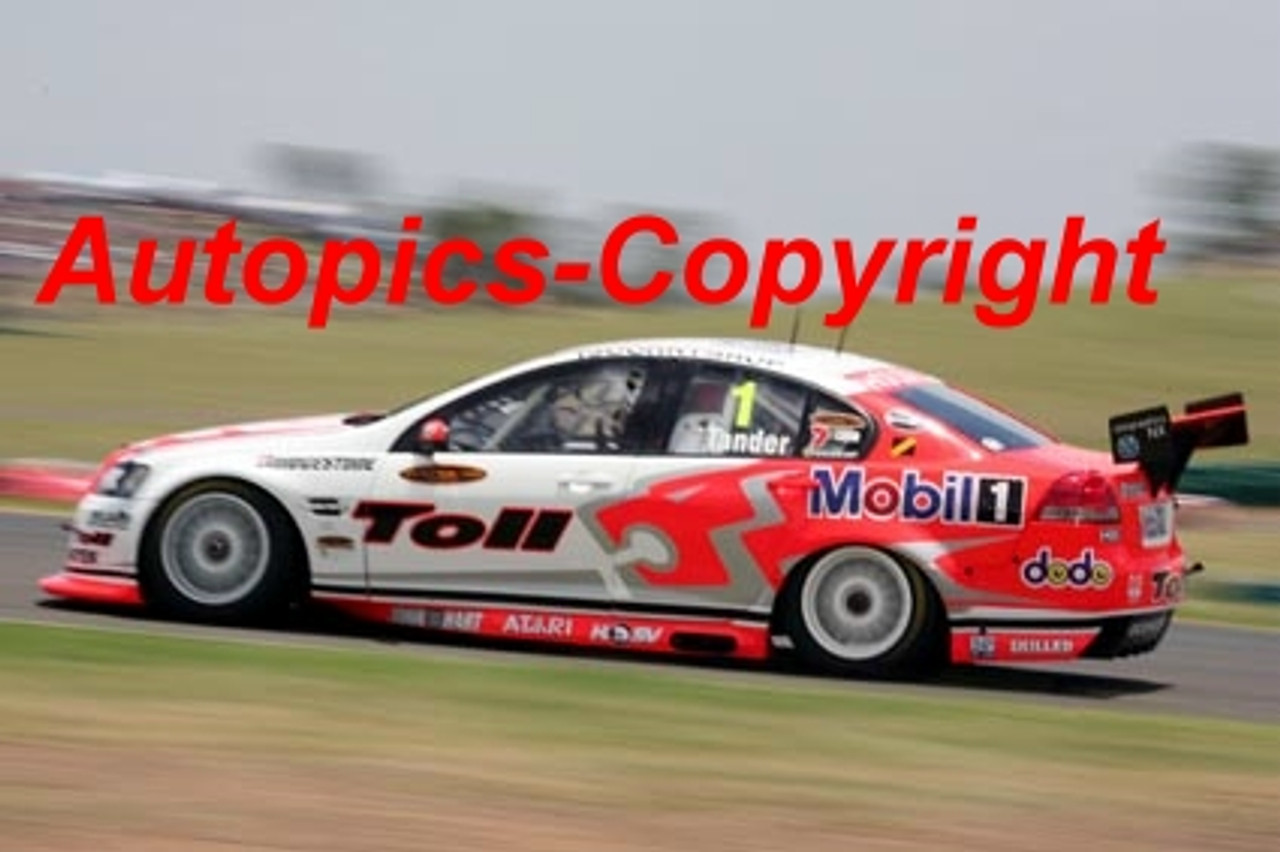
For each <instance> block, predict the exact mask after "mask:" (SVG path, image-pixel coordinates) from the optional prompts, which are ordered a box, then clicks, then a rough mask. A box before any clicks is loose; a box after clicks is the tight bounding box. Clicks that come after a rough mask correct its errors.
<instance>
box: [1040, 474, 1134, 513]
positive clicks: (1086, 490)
mask: <svg viewBox="0 0 1280 852" xmlns="http://www.w3.org/2000/svg"><path fill="white" fill-rule="evenodd" d="M1036 516H1037V517H1038V518H1039V519H1040V520H1042V521H1065V522H1067V523H1073V524H1114V523H1117V522H1118V521H1119V520H1120V503H1119V501H1118V500H1117V499H1116V492H1115V489H1114V488H1112V487H1111V482H1110V480H1108V479H1107V478H1106V477H1105V476H1103V475H1102V474H1101V473H1098V472H1097V471H1094V470H1087V471H1077V472H1075V473H1068V474H1067V475H1066V476H1064V477H1062V478H1061V479H1059V480H1058V481H1057V482H1055V483H1053V485H1051V486H1050V487H1049V493H1048V494H1046V495H1045V497H1044V499H1043V500H1042V501H1040V510H1039V511H1038V512H1037V513H1036Z"/></svg>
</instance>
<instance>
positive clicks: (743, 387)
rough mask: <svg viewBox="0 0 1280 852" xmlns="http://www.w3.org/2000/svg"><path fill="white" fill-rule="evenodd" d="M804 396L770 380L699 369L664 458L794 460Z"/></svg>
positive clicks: (718, 369)
mask: <svg viewBox="0 0 1280 852" xmlns="http://www.w3.org/2000/svg"><path fill="white" fill-rule="evenodd" d="M808 396H809V392H808V391H807V390H806V389H804V388H802V387H798V386H796V385H793V384H791V383H790V382H786V381H784V380H782V379H778V378H776V377H773V376H767V375H763V374H759V373H754V372H752V371H750V370H741V369H735V368H732V367H720V366H706V365H704V366H699V367H697V368H696V369H695V370H694V372H693V375H692V377H691V378H690V381H689V384H688V386H687V388H686V389H685V392H684V397H683V399H682V400H681V401H680V406H679V409H678V412H677V415H676V418H675V423H674V426H673V428H672V430H671V435H670V438H669V439H668V441H667V452H668V453H670V454H672V455H693V456H759V457H774V456H794V455H795V454H796V452H797V450H798V448H799V446H800V426H801V423H802V421H803V419H804V412H805V403H806V401H807V398H808Z"/></svg>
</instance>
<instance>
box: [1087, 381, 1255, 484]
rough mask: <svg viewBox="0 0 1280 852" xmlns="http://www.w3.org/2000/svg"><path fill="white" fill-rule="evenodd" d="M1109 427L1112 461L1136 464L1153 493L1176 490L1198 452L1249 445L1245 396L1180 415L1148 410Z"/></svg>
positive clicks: (1201, 404) (1201, 403)
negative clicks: (1166, 488) (1167, 489)
mask: <svg viewBox="0 0 1280 852" xmlns="http://www.w3.org/2000/svg"><path fill="white" fill-rule="evenodd" d="M1108 425H1109V431H1110V433H1111V458H1112V459H1113V460H1114V461H1116V462H1120V463H1128V462H1136V463H1137V465H1138V467H1139V468H1141V470H1142V472H1143V474H1145V475H1146V477H1147V482H1148V483H1149V484H1150V486H1151V493H1152V494H1156V493H1158V492H1159V491H1160V489H1161V488H1163V487H1165V486H1168V488H1169V490H1170V491H1173V490H1174V489H1176V488H1177V487H1178V480H1180V479H1181V478H1182V474H1183V472H1185V471H1186V469H1187V463H1188V462H1189V461H1190V460H1191V456H1192V454H1194V453H1195V451H1196V450H1199V449H1206V448H1209V447H1238V446H1242V445H1244V444H1247V443H1249V425H1248V422H1247V420H1246V416H1245V404H1244V394H1242V393H1230V394H1226V395H1224V396H1215V397H1211V398H1209V399H1201V400H1197V401H1196V402H1189V403H1187V404H1186V406H1184V409H1183V413H1182V414H1179V415H1171V414H1170V413H1169V409H1168V408H1166V407H1164V406H1160V407H1158V408H1145V409H1143V410H1141V411H1133V412H1130V413H1128V414H1120V415H1117V416H1115V417H1112V418H1111V420H1110V421H1109V424H1108Z"/></svg>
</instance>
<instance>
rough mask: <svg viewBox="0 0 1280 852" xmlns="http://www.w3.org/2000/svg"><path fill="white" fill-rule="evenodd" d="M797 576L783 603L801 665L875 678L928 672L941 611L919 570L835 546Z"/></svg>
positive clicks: (870, 552)
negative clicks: (793, 587) (793, 586)
mask: <svg viewBox="0 0 1280 852" xmlns="http://www.w3.org/2000/svg"><path fill="white" fill-rule="evenodd" d="M801 571H802V572H803V573H802V574H801V575H800V576H799V578H798V582H797V586H796V588H795V589H794V590H793V593H792V594H789V595H787V596H786V597H785V598H784V599H783V601H784V606H785V607H786V608H787V611H786V612H785V613H784V619H785V622H786V624H787V626H788V631H787V632H788V633H789V634H790V636H791V641H792V643H793V644H794V646H795V649H796V652H797V654H799V656H800V658H801V659H802V660H803V661H804V662H805V663H807V664H809V665H811V666H813V667H815V668H818V669H821V670H823V671H827V672H832V673H837V674H847V675H859V676H875V677H879V676H888V675H901V674H923V673H925V672H926V671H928V670H931V669H932V668H933V667H934V663H936V661H937V650H938V638H939V631H938V624H939V620H940V612H939V610H940V607H939V606H938V604H937V600H936V596H935V595H934V594H933V593H932V591H931V589H930V588H929V586H928V581H927V580H926V579H925V578H924V577H923V576H922V575H921V574H920V572H918V571H916V570H914V569H912V568H910V567H909V566H907V565H904V564H902V563H901V562H899V561H898V560H896V559H894V558H893V557H891V556H889V555H888V554H887V553H884V552H882V551H879V550H875V549H873V548H869V547H841V548H838V549H836V550H833V551H831V552H829V553H826V554H824V555H822V556H821V557H819V558H817V559H816V560H814V561H813V562H811V563H810V564H809V565H807V566H806V567H804V568H802V569H801Z"/></svg>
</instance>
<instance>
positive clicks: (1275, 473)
mask: <svg viewBox="0 0 1280 852" xmlns="http://www.w3.org/2000/svg"><path fill="white" fill-rule="evenodd" d="M1178 487H1179V489H1180V490H1182V491H1185V492H1187V493H1189V494H1199V495H1203V496H1206V497H1217V498H1219V499H1221V500H1225V501H1227V502H1228V503H1234V504H1235V505H1237V506H1280V462H1270V463H1265V462H1264V463H1259V462H1252V463H1245V462H1238V463H1222V464H1216V465H1197V466H1195V467H1190V468H1188V469H1187V471H1186V473H1184V474H1183V475H1182V479H1181V481H1180V482H1179V483H1178Z"/></svg>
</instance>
